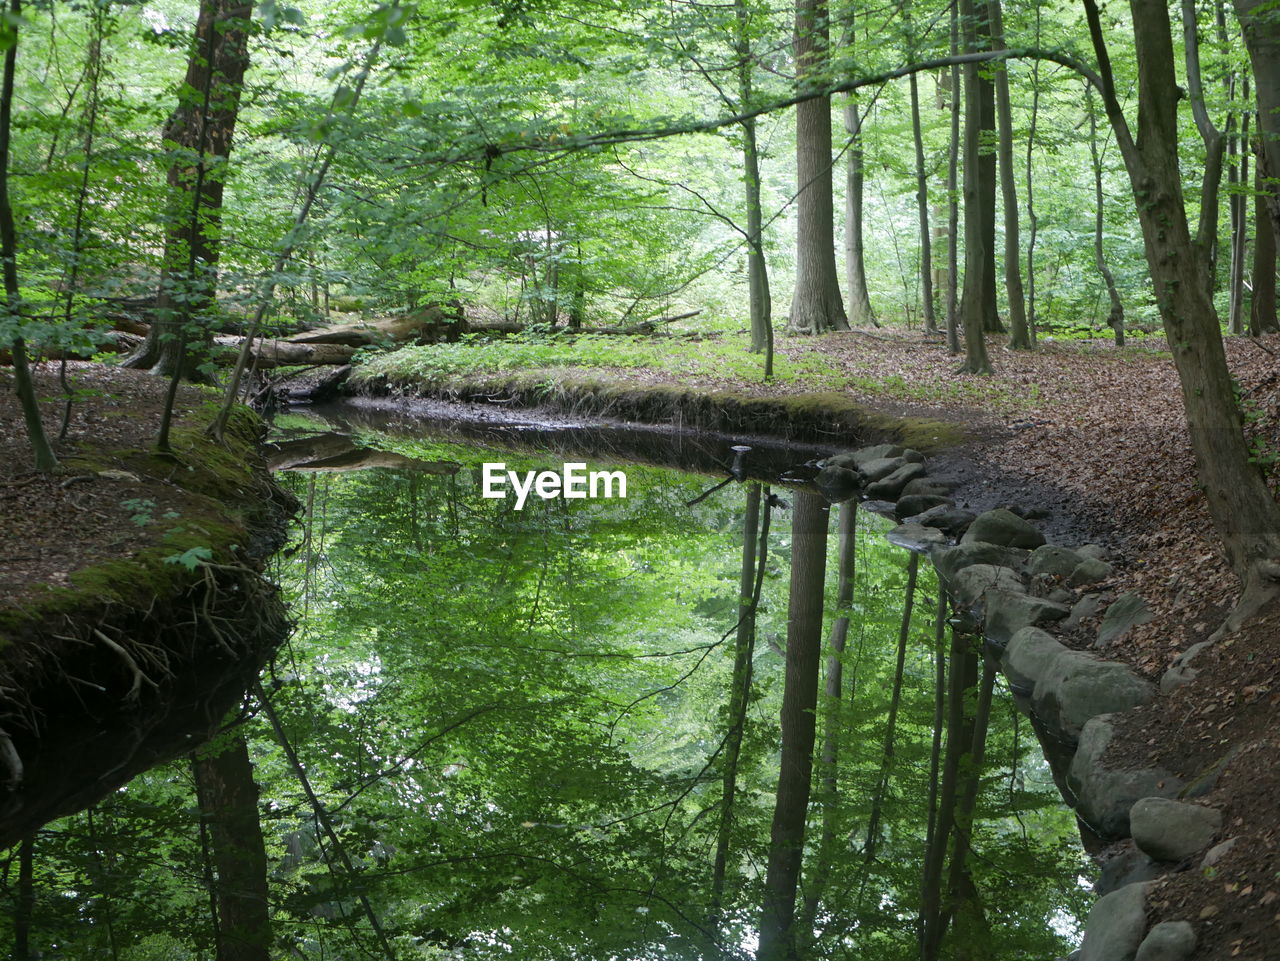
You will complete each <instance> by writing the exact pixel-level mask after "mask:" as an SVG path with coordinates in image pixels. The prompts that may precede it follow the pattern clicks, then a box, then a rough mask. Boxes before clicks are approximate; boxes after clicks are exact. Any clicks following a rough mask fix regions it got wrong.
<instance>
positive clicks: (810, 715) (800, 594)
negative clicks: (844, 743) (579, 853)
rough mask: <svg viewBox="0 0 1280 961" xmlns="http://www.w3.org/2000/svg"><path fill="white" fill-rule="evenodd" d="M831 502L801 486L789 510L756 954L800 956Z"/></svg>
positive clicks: (764, 960)
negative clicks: (778, 698) (777, 715)
mask: <svg viewBox="0 0 1280 961" xmlns="http://www.w3.org/2000/svg"><path fill="white" fill-rule="evenodd" d="M829 510H830V508H829V506H828V505H827V503H826V501H824V500H823V499H822V498H821V497H819V496H818V495H816V494H810V493H807V492H804V491H797V492H796V498H795V507H794V513H793V514H792V518H791V589H790V606H789V607H788V611H787V654H786V678H785V681H784V684H783V692H782V714H781V720H782V758H781V764H780V766H779V770H778V792H777V798H776V801H775V804H774V809H773V826H772V829H771V831H770V837H769V858H768V866H767V868H766V873H765V882H764V905H763V910H762V911H761V917H760V946H759V950H758V952H757V955H756V957H757V959H758V961H791V959H793V958H794V957H795V931H794V925H793V921H794V919H795V907H796V888H797V886H798V882H799V880H800V866H801V861H802V859H803V855H804V837H805V821H806V816H807V814H808V809H809V792H810V788H811V786H812V784H811V779H812V773H813V745H814V741H815V738H816V727H815V716H814V712H815V710H816V708H817V703H818V663H819V660H820V657H821V650H822V599H823V587H824V578H825V576H826V565H827V518H828V513H829Z"/></svg>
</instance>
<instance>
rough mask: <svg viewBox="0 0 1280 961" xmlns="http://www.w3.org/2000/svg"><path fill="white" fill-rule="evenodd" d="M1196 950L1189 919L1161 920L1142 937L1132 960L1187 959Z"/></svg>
mask: <svg viewBox="0 0 1280 961" xmlns="http://www.w3.org/2000/svg"><path fill="white" fill-rule="evenodd" d="M1195 950H1196V929H1195V928H1193V927H1192V926H1191V922H1190V921H1161V922H1160V923H1159V924H1157V925H1156V926H1155V927H1153V928H1152V929H1151V930H1150V931H1148V932H1147V936H1146V937H1145V938H1143V939H1142V944H1140V945H1138V953H1137V954H1136V955H1135V956H1134V959H1133V961H1187V959H1188V958H1190V957H1191V955H1192V954H1194V953H1195Z"/></svg>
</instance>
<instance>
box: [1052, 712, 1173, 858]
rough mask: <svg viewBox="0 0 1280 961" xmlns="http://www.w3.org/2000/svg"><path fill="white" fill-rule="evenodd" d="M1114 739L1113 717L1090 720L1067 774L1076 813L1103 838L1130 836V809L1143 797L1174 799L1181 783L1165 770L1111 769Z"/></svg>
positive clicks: (1081, 734) (1100, 716) (1101, 716)
mask: <svg viewBox="0 0 1280 961" xmlns="http://www.w3.org/2000/svg"><path fill="white" fill-rule="evenodd" d="M1114 736H1115V726H1114V725H1113V724H1112V722H1111V716H1110V715H1108V714H1100V715H1098V716H1097V717H1095V718H1092V719H1090V720H1089V721H1088V722H1087V723H1086V724H1085V726H1084V729H1083V730H1082V731H1081V732H1080V744H1079V746H1078V747H1077V748H1076V753H1075V756H1074V757H1072V759H1071V768H1070V770H1069V771H1068V772H1067V787H1068V789H1069V790H1070V791H1071V793H1072V794H1074V795H1075V797H1076V813H1077V814H1078V815H1079V817H1080V819H1081V820H1082V821H1084V822H1085V824H1087V825H1089V827H1091V828H1092V829H1093V831H1094V833H1095V834H1097V835H1098V836H1099V837H1100V838H1102V839H1103V840H1104V841H1106V840H1117V839H1119V838H1124V837H1128V836H1129V810H1130V808H1132V807H1133V804H1134V802H1135V801H1137V800H1140V799H1141V798H1144V797H1157V796H1158V797H1174V796H1176V795H1177V794H1179V793H1180V792H1181V791H1182V788H1183V787H1184V784H1183V782H1182V780H1180V779H1179V778H1177V777H1175V776H1174V775H1173V774H1171V773H1170V772H1169V771H1166V770H1164V769H1163V768H1137V769H1130V770H1126V769H1123V768H1109V767H1107V766H1105V765H1104V764H1103V760H1102V759H1103V756H1104V755H1105V754H1106V751H1107V745H1108V744H1110V743H1111V739H1112V737H1114Z"/></svg>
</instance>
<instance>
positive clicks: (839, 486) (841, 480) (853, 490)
mask: <svg viewBox="0 0 1280 961" xmlns="http://www.w3.org/2000/svg"><path fill="white" fill-rule="evenodd" d="M813 482H814V484H816V485H817V487H818V490H820V491H822V495H823V496H824V497H825V498H826V499H827V500H829V501H831V502H832V503H833V504H835V503H839V502H840V501H847V500H849V499H850V498H851V497H854V496H856V495H857V493H858V492H859V491H860V490H861V489H862V479H861V478H860V477H859V476H858V474H857V472H856V471H852V470H850V469H849V468H847V467H836V466H835V465H833V464H828V465H826V466H825V467H823V468H822V470H820V471H818V476H817V477H815V478H814V479H813Z"/></svg>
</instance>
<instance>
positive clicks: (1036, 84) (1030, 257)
mask: <svg viewBox="0 0 1280 961" xmlns="http://www.w3.org/2000/svg"><path fill="white" fill-rule="evenodd" d="M1042 11H1043V7H1042V6H1041V5H1040V4H1036V34H1035V42H1036V46H1039V45H1040V21H1041V16H1042ZM1039 121H1040V61H1039V60H1033V61H1031V127H1030V129H1029V130H1028V131H1027V222H1028V223H1029V224H1030V225H1031V229H1030V230H1029V231H1027V339H1028V340H1029V341H1030V343H1031V346H1032V347H1034V346H1035V344H1036V327H1037V326H1038V321H1037V320H1036V231H1037V230H1039V228H1040V220H1039V218H1038V217H1036V204H1035V188H1034V182H1035V170H1034V166H1033V164H1032V162H1031V160H1032V155H1033V153H1034V152H1035V145H1036V126H1037V124H1038V123H1039Z"/></svg>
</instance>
